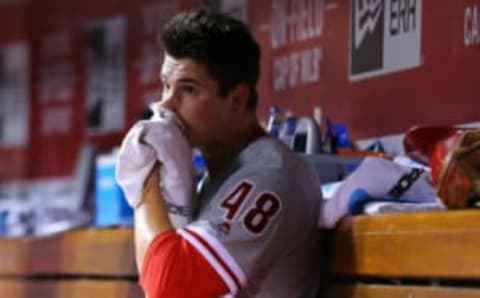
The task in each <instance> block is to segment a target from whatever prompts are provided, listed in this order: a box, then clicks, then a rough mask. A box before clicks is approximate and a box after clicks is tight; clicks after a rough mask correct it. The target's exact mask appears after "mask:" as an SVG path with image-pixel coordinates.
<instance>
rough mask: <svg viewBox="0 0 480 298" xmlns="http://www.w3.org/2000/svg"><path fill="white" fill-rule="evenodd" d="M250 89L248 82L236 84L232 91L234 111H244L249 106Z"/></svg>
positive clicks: (231, 98)
mask: <svg viewBox="0 0 480 298" xmlns="http://www.w3.org/2000/svg"><path fill="white" fill-rule="evenodd" d="M249 96H250V89H249V88H248V84H245V83H242V84H238V85H237V86H235V87H234V88H233V89H232V90H231V91H230V100H231V107H232V110H234V111H244V110H245V109H246V107H247V102H248V97H249Z"/></svg>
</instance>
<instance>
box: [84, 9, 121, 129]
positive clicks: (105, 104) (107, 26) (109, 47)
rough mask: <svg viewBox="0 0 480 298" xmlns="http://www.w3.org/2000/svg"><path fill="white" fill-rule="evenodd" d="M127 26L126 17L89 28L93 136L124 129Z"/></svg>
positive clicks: (89, 115) (90, 125)
mask: <svg viewBox="0 0 480 298" xmlns="http://www.w3.org/2000/svg"><path fill="white" fill-rule="evenodd" d="M126 24H127V20H126V18H125V17H123V16H116V17H110V18H107V19H103V20H99V21H95V22H91V23H89V24H88V28H87V90H86V91H87V92H86V93H87V94H86V96H87V105H86V109H87V111H86V126H87V127H86V128H87V131H88V132H90V133H109V132H116V131H121V130H122V129H123V125H124V122H125V120H124V119H125V93H126V80H125V78H126V67H125V49H126V33H127V32H126Z"/></svg>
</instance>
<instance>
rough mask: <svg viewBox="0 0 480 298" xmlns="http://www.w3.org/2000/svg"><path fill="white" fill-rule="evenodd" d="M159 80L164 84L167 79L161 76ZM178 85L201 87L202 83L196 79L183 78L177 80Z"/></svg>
mask: <svg viewBox="0 0 480 298" xmlns="http://www.w3.org/2000/svg"><path fill="white" fill-rule="evenodd" d="M160 80H161V81H162V83H165V82H166V81H168V80H167V77H166V76H164V75H162V76H161V77H160ZM177 81H178V82H179V83H184V84H193V85H197V86H201V85H203V84H202V81H201V80H198V79H195V78H192V77H183V78H180V79H178V80H177Z"/></svg>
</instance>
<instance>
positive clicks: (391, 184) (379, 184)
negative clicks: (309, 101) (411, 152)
mask: <svg viewBox="0 0 480 298" xmlns="http://www.w3.org/2000/svg"><path fill="white" fill-rule="evenodd" d="M379 203H388V204H379ZM401 204H405V205H401ZM407 204H408V205H407ZM387 206H388V207H387ZM427 209H428V210H438V209H445V207H444V205H443V203H442V201H441V200H440V199H439V198H438V197H437V195H436V193H435V189H434V187H433V186H432V184H431V183H430V180H429V173H428V172H427V171H425V170H424V169H419V168H411V167H407V166H403V165H399V164H397V163H394V162H392V161H390V160H386V159H383V158H376V157H367V158H365V159H364V160H363V161H362V163H361V164H360V166H359V167H358V168H357V169H356V170H355V171H353V172H352V173H351V174H350V175H349V176H348V177H347V178H346V179H345V180H344V181H343V182H342V184H341V185H340V186H339V187H338V188H337V189H336V191H335V192H334V194H333V195H332V197H331V198H330V199H329V200H327V201H325V202H324V204H323V206H322V209H321V212H320V216H319V223H318V225H319V227H324V228H333V227H334V226H335V225H336V224H337V223H338V222H339V221H340V220H341V219H342V218H343V217H344V216H346V215H354V214H360V213H370V214H371V213H372V212H374V211H376V212H377V213H380V212H381V211H383V212H388V211H391V212H394V210H395V211H396V212H400V211H407V210H408V211H413V210H427Z"/></svg>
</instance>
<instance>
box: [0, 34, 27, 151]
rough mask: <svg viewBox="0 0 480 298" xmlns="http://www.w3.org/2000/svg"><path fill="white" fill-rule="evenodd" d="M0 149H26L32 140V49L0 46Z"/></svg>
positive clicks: (12, 44) (8, 45)
mask: <svg viewBox="0 0 480 298" xmlns="http://www.w3.org/2000/svg"><path fill="white" fill-rule="evenodd" d="M0 107H1V108H0V147H17V146H24V145H25V144H26V143H27V142H28V138H29V123H30V122H29V119H30V116H29V48H28V45H27V43H26V42H16V43H11V44H6V45H3V46H0Z"/></svg>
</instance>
